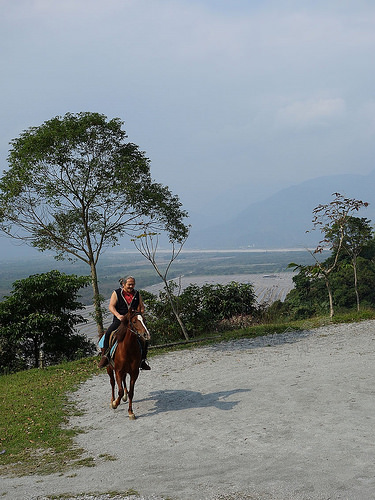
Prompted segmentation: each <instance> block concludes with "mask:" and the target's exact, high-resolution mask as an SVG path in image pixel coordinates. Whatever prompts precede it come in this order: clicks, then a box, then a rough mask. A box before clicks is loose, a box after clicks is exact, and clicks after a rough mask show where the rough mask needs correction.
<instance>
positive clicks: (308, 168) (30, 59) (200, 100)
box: [0, 0, 375, 212]
mask: <svg viewBox="0 0 375 500" xmlns="http://www.w3.org/2000/svg"><path fill="white" fill-rule="evenodd" d="M0 7H1V17H0V40H1V79H0V82H1V92H0V99H1V121H0V141H1V142H0V160H1V163H2V169H1V170H3V169H4V168H6V166H7V164H6V157H7V154H8V150H9V141H10V140H11V139H12V138H15V137H17V136H18V135H19V134H20V133H21V132H22V131H23V130H25V129H27V128H29V127H30V126H37V125H40V124H41V123H43V122H44V121H45V120H48V119H50V118H52V117H54V116H57V115H60V116H62V115H64V114H65V113H67V112H80V111H93V112H99V113H103V114H105V115H106V116H107V117H109V118H113V117H119V118H121V119H122V120H123V121H124V122H125V126H124V128H125V130H126V131H127V133H128V136H129V140H130V141H132V142H135V143H136V144H138V145H139V146H140V149H141V150H143V151H145V152H146V154H147V156H148V157H149V158H150V159H151V162H152V163H151V165H152V176H153V177H154V179H155V180H157V181H159V182H162V183H163V184H167V185H168V186H169V187H170V188H171V190H172V191H173V192H174V193H175V194H178V195H179V196H180V198H181V200H182V201H183V203H184V206H185V207H186V208H187V210H189V211H200V210H202V208H204V207H209V203H210V201H211V200H212V199H213V198H214V197H217V196H218V195H221V196H223V199H224V200H225V202H226V203H227V204H228V212H230V211H231V210H233V207H237V206H239V207H242V206H244V205H246V204H249V203H251V201H257V199H258V198H259V197H261V196H263V195H264V194H267V193H271V192H273V191H276V190H278V189H279V188H283V187H285V186H288V185H291V184H296V183H299V182H301V181H304V180H306V179H309V178H313V177H317V176H321V175H328V174H337V173H352V172H356V173H360V174H367V173H369V172H370V171H371V170H373V169H374V168H375V166H374V162H373V159H374V152H375V151H374V150H375V64H374V54H375V2H374V0H368V1H363V0H273V1H272V0H243V1H241V0H225V1H223V0H63V1H60V0H0ZM239 195H243V196H242V197H241V198H240V197H239Z"/></svg>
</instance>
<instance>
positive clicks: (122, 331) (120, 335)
mask: <svg viewBox="0 0 375 500" xmlns="http://www.w3.org/2000/svg"><path fill="white" fill-rule="evenodd" d="M128 325H129V317H128V316H126V317H125V318H124V319H123V320H121V324H120V326H119V327H118V329H117V332H116V339H117V341H118V342H122V341H123V340H124V338H125V335H126V331H127V329H128Z"/></svg>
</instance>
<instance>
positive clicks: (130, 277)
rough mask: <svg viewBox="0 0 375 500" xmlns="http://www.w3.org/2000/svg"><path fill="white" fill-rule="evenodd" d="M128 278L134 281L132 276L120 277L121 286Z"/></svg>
mask: <svg viewBox="0 0 375 500" xmlns="http://www.w3.org/2000/svg"><path fill="white" fill-rule="evenodd" d="M128 280H134V283H135V278H133V276H126V278H120V279H119V283H120V285H121V286H123V285H125V283H126V282H127V281H128Z"/></svg>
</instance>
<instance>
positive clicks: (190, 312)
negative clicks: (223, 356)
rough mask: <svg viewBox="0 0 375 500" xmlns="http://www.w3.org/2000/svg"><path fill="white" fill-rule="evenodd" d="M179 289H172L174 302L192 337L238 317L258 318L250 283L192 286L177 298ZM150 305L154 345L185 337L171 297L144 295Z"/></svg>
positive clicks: (162, 293) (143, 292) (217, 327)
mask: <svg viewBox="0 0 375 500" xmlns="http://www.w3.org/2000/svg"><path fill="white" fill-rule="evenodd" d="M176 288H177V285H176V284H174V285H172V286H171V285H170V290H171V292H172V298H173V300H174V304H175V306H176V309H177V310H178V313H179V315H180V317H181V320H182V321H183V323H184V325H185V328H186V330H187V332H188V333H189V336H191V337H196V336H198V335H201V334H203V333H205V332H210V331H215V330H218V329H219V326H220V323H221V322H223V321H224V320H228V319H231V318H234V317H237V316H250V315H255V314H257V311H258V309H257V306H256V297H255V294H254V289H253V286H252V285H251V284H249V283H236V282H231V283H229V284H227V285H220V284H215V285H209V284H206V285H203V286H202V287H199V286H197V285H194V284H192V285H189V286H188V287H186V288H185V289H184V290H183V291H182V292H181V293H180V294H179V295H176V294H175V293H176ZM141 293H142V297H143V300H144V302H145V304H146V306H147V307H146V311H147V324H148V326H149V328H150V330H151V331H152V342H153V343H154V344H156V343H164V342H168V341H172V340H177V339H179V338H180V337H181V330H180V327H179V325H178V323H177V321H176V318H175V316H174V314H173V311H172V308H171V305H170V301H169V299H168V296H167V293H166V292H165V291H161V292H160V293H159V297H156V296H155V295H153V294H150V293H148V292H145V291H142V292H141Z"/></svg>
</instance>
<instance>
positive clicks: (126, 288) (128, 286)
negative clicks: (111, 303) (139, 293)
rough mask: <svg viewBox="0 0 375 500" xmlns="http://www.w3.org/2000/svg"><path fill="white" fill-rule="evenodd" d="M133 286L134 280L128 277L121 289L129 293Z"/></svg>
mask: <svg viewBox="0 0 375 500" xmlns="http://www.w3.org/2000/svg"><path fill="white" fill-rule="evenodd" d="M134 287H135V281H134V280H133V279H131V278H129V279H128V280H126V282H125V283H124V286H123V289H124V291H125V292H127V293H131V292H132V291H133V290H134Z"/></svg>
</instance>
